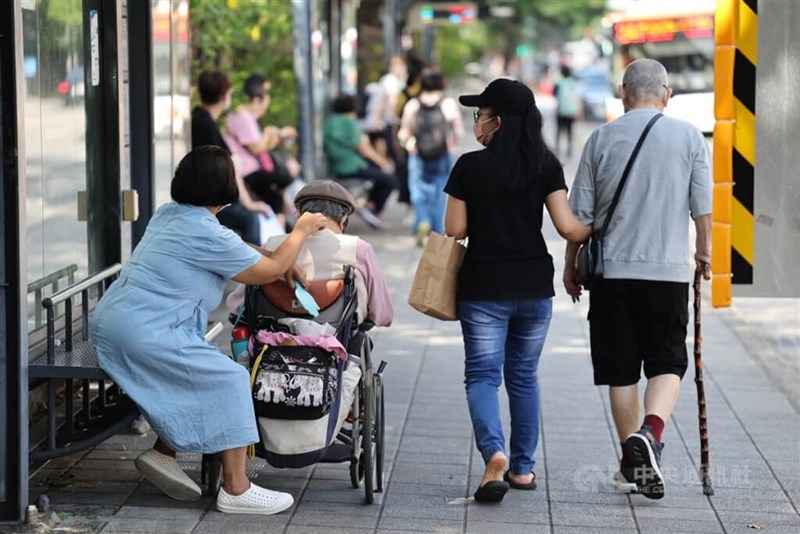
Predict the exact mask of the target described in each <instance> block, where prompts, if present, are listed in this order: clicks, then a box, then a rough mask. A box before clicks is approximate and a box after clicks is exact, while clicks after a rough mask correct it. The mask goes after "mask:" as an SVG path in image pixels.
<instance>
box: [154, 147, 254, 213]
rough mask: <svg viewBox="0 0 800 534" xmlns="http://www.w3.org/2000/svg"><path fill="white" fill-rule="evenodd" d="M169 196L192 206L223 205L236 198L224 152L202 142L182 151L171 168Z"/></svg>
mask: <svg viewBox="0 0 800 534" xmlns="http://www.w3.org/2000/svg"><path fill="white" fill-rule="evenodd" d="M170 195H171V196H172V200H174V201H175V202H178V203H180V204H191V205H193V206H224V205H226V204H232V203H233V202H236V201H237V200H239V188H238V187H237V185H236V174H235V171H234V168H233V161H231V157H230V155H229V154H228V152H227V151H225V150H223V149H221V148H219V147H216V146H211V145H206V146H200V147H197V148H195V149H194V150H192V151H191V152H189V153H188V154H186V155H185V156H184V157H183V159H182V160H181V162H180V163H178V168H177V169H175V176H174V177H173V178H172V185H171V187H170Z"/></svg>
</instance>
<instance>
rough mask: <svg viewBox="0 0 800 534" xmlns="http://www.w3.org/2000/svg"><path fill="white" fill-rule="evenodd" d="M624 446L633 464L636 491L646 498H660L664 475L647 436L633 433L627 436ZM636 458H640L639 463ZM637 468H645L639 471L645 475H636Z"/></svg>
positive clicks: (662, 493) (662, 490) (662, 494)
mask: <svg viewBox="0 0 800 534" xmlns="http://www.w3.org/2000/svg"><path fill="white" fill-rule="evenodd" d="M625 446H626V447H627V448H628V454H629V455H630V458H631V459H632V461H633V462H634V464H635V466H634V468H633V469H634V475H633V478H634V480H635V481H636V487H637V488H638V492H639V493H641V494H642V495H644V496H645V497H647V498H648V499H660V498H662V497H663V496H664V489H665V488H664V475H663V474H662V473H661V467H660V466H659V465H658V462H657V461H656V455H655V452H653V447H652V446H651V445H650V440H649V439H647V436H643V435H641V434H639V433H634V434H631V435H630V436H628V439H627V440H626V441H625ZM638 459H640V460H641V463H639V462H637V460H638ZM637 469H639V470H642V469H645V470H646V471H644V472H642V471H639V472H640V473H641V474H642V475H646V476H637V471H636V470H637ZM640 478H641V483H640V480H639V479H640Z"/></svg>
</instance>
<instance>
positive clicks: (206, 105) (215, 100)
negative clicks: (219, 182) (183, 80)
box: [192, 70, 271, 245]
mask: <svg viewBox="0 0 800 534" xmlns="http://www.w3.org/2000/svg"><path fill="white" fill-rule="evenodd" d="M197 91H198V93H199V95H200V105H198V106H197V107H195V108H194V110H192V149H195V148H198V147H201V146H206V145H211V146H216V147H219V148H221V149H223V150H225V152H228V153H230V152H231V150H230V147H228V144H227V143H226V142H225V139H224V138H223V136H222V132H220V130H219V126H217V119H219V117H220V116H221V115H222V113H223V112H224V111H225V110H226V109H227V108H228V105H229V104H230V101H231V82H230V80H229V79H228V76H227V75H226V74H225V73H224V72H221V71H218V70H215V71H205V72H203V73H202V74H200V77H199V78H198V80H197ZM236 159H237V160H238V159H239V158H236ZM234 163H235V162H234ZM234 167H235V165H234ZM236 188H237V190H238V192H239V194H238V200H237V201H235V202H232V203H231V205H230V206H228V207H226V208H225V209H222V210H220V211H219V212H218V213H217V219H218V220H219V222H220V223H222V224H223V225H224V226H227V227H228V228H230V229H231V230H234V231H236V232H238V233H239V234H240V235H241V236H242V239H244V240H245V241H246V242H247V243H250V244H252V245H258V243H260V242H261V239H260V238H259V236H260V230H259V221H258V214H259V213H263V214H264V215H267V216H269V215H270V213H271V210H270V208H269V206H268V205H267V204H266V203H265V202H262V201H259V200H254V199H253V198H252V197H251V196H250V193H249V191H248V189H247V187H246V186H245V183H244V180H243V179H242V176H241V173H240V172H239V171H238V170H237V171H236Z"/></svg>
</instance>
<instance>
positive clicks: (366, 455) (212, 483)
mask: <svg viewBox="0 0 800 534" xmlns="http://www.w3.org/2000/svg"><path fill="white" fill-rule="evenodd" d="M343 274H344V276H343V278H342V279H337V280H328V281H320V282H311V283H310V284H309V287H307V288H306V289H307V290H308V291H309V292H310V293H311V294H312V296H314V297H315V299H316V300H317V302H318V304H319V306H320V314H319V316H318V317H316V318H312V317H311V316H310V315H308V313H307V312H306V311H305V309H303V308H302V307H300V305H299V303H297V301H296V300H294V295H293V291H292V290H291V288H289V285H288V284H287V283H286V282H285V281H278V282H275V283H273V284H268V285H266V286H248V287H247V289H246V297H245V304H244V312H243V313H242V314H240V315H239V316H238V317H237V318H236V319H234V318H233V317H232V321H234V320H235V321H236V323H237V324H242V321H241V317H244V320H245V324H247V326H249V327H250V329H251V331H252V332H253V334H254V335H255V333H256V332H257V331H259V330H267V331H270V332H274V331H281V328H285V326H283V325H282V324H281V323H279V322H278V320H280V319H291V318H298V319H311V320H313V321H315V322H317V323H328V324H330V325H331V326H333V327H334V328H335V329H336V332H335V334H334V335H335V337H336V338H337V339H338V341H339V342H340V343H341V345H342V346H343V347H345V348H346V349H347V352H348V354H349V357H348V362H347V364H346V365H351V366H357V367H358V369H359V370H360V375H361V376H360V378H359V379H358V384H357V386H356V387H355V389H354V391H353V392H352V399H353V400H352V403H351V404H350V406H340V407H339V410H349V413H348V415H347V417H346V418H345V419H344V422H343V424H342V425H341V427H340V428H338V430H337V431H336V433H335V437H334V439H333V441H332V442H331V443H328V444H327V447H325V450H324V452H323V453H321V454H320V458H319V459H318V460H317V461H316V462H313V461H312V462H310V463H308V462H307V463H298V464H297V465H286V464H284V465H275V464H274V463H273V462H274V458H271V457H270V453H269V451H267V450H266V449H265V447H264V439H263V438H264V435H263V433H262V431H263V427H262V426H261V425H260V424H259V435H260V437H261V438H262V439H261V440H260V441H259V443H257V444H256V446H255V455H256V456H258V457H261V458H264V459H266V460H267V462H268V463H270V464H271V465H275V466H276V467H290V468H291V467H302V466H305V465H311V464H313V463H347V462H349V464H350V465H349V467H350V482H351V484H352V486H353V488H355V489H358V488H360V487H362V486H363V489H364V496H365V501H366V503H367V504H372V503H373V502H374V494H375V493H376V492H377V493H380V492H383V487H384V463H385V438H384V437H385V426H386V423H385V409H384V404H385V400H384V387H383V372H384V369H385V367H386V362H384V361H381V362H380V363H379V364H378V365H377V367H376V366H375V365H374V364H373V359H372V340H371V339H370V337H369V335H368V332H369V330H370V329H371V328H372V327H373V326H374V325H373V324H372V323H371V322H369V321H365V322H361V323H359V321H358V319H359V318H358V314H357V308H358V295H357V294H356V289H355V268H354V267H353V266H345V267H344V273H343ZM283 331H285V330H283ZM251 346H252V345H251ZM253 352H255V351H253ZM255 359H256V358H255V356H254V355H253V354H252V352H251V365H253V362H254V361H255ZM343 389H344V386H342V388H340V390H339V391H338V393H337V394H338V395H339V397H340V398H342V397H343V396H344V395H345V392H344V391H343ZM347 396H349V392H348V395H347ZM267 424H268V423H267ZM326 441H327V440H326ZM201 481H202V484H205V485H206V491H207V494H208V495H210V496H214V495H216V493H217V491H218V490H219V487H220V484H221V462H220V455H219V454H205V455H203V461H202V468H201Z"/></svg>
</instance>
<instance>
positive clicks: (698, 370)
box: [694, 265, 714, 495]
mask: <svg viewBox="0 0 800 534" xmlns="http://www.w3.org/2000/svg"><path fill="white" fill-rule="evenodd" d="M705 267H706V268H708V266H707V265H706V266H705ZM702 280H703V273H701V272H700V271H699V270H698V271H696V272H695V273H694V383H695V385H697V410H698V420H699V424H700V477H701V480H702V482H703V495H714V488H713V487H711V476H710V475H709V474H708V469H709V461H708V415H707V414H706V388H705V385H704V384H703V360H702V356H703V347H702V343H703V336H702V334H701V332H700V301H701V297H702V292H701V286H700V283H701V281H702Z"/></svg>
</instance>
